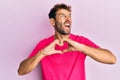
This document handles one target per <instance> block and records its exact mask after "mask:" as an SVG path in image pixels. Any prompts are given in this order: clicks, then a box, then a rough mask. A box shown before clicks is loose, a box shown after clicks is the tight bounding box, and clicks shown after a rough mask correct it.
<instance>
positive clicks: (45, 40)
mask: <svg viewBox="0 0 120 80" xmlns="http://www.w3.org/2000/svg"><path fill="white" fill-rule="evenodd" d="M52 41H54V36H53V35H52V36H50V37H47V38H44V39H42V40H40V41H39V42H38V44H37V46H41V45H42V46H46V45H48V44H50V43H51V42H52Z"/></svg>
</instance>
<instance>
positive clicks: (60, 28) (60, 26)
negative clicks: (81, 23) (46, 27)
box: [54, 22, 71, 35]
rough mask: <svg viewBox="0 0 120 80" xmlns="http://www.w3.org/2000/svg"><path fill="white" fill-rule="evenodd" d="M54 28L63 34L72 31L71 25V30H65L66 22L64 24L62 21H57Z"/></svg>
mask: <svg viewBox="0 0 120 80" xmlns="http://www.w3.org/2000/svg"><path fill="white" fill-rule="evenodd" d="M54 28H55V30H56V31H57V32H58V33H60V34H62V35H68V34H70V32H71V26H69V27H68V28H69V30H67V31H66V30H65V25H64V24H62V23H57V22H56V23H55V26H54Z"/></svg>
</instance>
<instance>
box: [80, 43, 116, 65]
mask: <svg viewBox="0 0 120 80" xmlns="http://www.w3.org/2000/svg"><path fill="white" fill-rule="evenodd" d="M82 51H83V53H85V54H86V55H88V56H90V57H91V58H93V59H94V60H96V61H99V62H102V63H106V64H114V63H115V62H116V58H115V56H114V55H113V54H112V52H110V51H109V50H107V49H102V48H97V49H96V48H92V47H89V46H86V45H84V46H83V50H82Z"/></svg>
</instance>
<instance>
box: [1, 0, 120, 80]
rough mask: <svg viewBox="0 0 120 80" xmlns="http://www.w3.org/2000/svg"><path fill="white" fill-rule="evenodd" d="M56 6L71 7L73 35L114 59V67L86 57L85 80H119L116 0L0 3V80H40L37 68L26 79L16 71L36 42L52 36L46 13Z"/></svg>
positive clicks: (6, 0) (119, 11) (11, 0)
mask: <svg viewBox="0 0 120 80" xmlns="http://www.w3.org/2000/svg"><path fill="white" fill-rule="evenodd" d="M58 2H63V3H67V4H70V5H71V6H72V19H73V24H72V33H74V34H79V35H83V36H86V37H88V38H89V39H91V40H92V41H94V42H95V43H96V44H98V45H99V46H101V47H103V48H107V49H110V50H111V51H112V52H114V54H115V56H116V57H117V63H116V64H115V65H107V64H102V63H99V62H96V61H94V60H93V59H91V58H90V57H87V59H86V77H87V80H119V79H120V75H119V74H120V57H119V55H120V36H119V35H120V30H119V29H120V1H119V0H67V1H65V0H0V54H1V56H0V75H1V76H0V80H41V72H40V69H39V67H40V66H37V68H35V70H33V71H32V72H31V73H29V74H27V75H25V76H18V74H17V69H18V66H19V63H20V62H21V61H22V60H23V59H25V58H26V57H27V56H28V54H29V53H30V52H31V51H32V49H33V48H34V47H35V45H36V44H37V43H38V41H39V40H41V39H43V38H45V37H48V36H50V35H52V34H54V31H53V28H52V26H51V25H50V23H49V19H48V12H49V10H50V8H51V7H53V5H54V4H56V3H58Z"/></svg>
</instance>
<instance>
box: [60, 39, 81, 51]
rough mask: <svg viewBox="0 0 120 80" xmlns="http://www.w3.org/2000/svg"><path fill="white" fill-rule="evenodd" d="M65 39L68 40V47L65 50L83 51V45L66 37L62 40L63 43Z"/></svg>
mask: <svg viewBox="0 0 120 80" xmlns="http://www.w3.org/2000/svg"><path fill="white" fill-rule="evenodd" d="M64 41H66V42H67V43H68V49H65V50H64V51H63V52H68V51H82V50H83V45H82V44H80V43H78V42H76V41H74V40H71V39H66V38H65V39H63V40H62V41H61V43H63V42H64Z"/></svg>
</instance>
